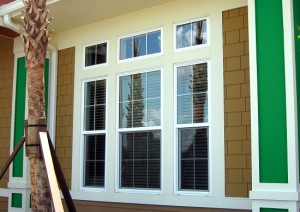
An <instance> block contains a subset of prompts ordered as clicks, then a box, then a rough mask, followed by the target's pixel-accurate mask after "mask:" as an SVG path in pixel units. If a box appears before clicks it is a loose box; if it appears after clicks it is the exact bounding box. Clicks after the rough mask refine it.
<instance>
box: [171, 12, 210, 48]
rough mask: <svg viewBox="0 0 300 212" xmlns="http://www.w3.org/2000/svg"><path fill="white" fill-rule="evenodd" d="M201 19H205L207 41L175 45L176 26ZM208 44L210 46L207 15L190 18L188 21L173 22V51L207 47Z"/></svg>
mask: <svg viewBox="0 0 300 212" xmlns="http://www.w3.org/2000/svg"><path fill="white" fill-rule="evenodd" d="M203 20H206V23H207V43H204V44H200V45H194V46H193V45H191V46H187V47H182V48H177V47H176V43H177V36H176V28H177V26H179V25H183V24H191V23H193V22H197V21H203ZM192 35H193V34H191V36H192ZM208 46H210V19H209V17H201V18H196V19H191V20H188V21H184V22H179V23H174V24H173V51H174V52H183V51H189V50H194V49H200V48H204V47H208Z"/></svg>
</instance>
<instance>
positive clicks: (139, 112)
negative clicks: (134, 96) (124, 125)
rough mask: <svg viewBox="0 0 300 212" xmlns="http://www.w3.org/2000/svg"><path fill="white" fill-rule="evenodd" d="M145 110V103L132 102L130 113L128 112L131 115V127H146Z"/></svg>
mask: <svg viewBox="0 0 300 212" xmlns="http://www.w3.org/2000/svg"><path fill="white" fill-rule="evenodd" d="M145 110H146V108H145V101H142V100H141V101H133V107H132V111H130V112H129V113H132V114H133V117H132V118H133V127H145V126H146V116H145Z"/></svg>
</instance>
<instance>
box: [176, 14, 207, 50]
mask: <svg viewBox="0 0 300 212" xmlns="http://www.w3.org/2000/svg"><path fill="white" fill-rule="evenodd" d="M205 43H207V20H201V21H196V22H192V23H187V24H182V25H178V26H177V27H176V48H177V49H179V48H184V47H189V46H195V45H201V44H205Z"/></svg>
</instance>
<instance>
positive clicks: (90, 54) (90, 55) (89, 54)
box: [85, 46, 96, 66]
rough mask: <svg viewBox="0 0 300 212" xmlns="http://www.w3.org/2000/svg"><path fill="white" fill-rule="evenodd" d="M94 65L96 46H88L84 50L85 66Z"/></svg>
mask: <svg viewBox="0 0 300 212" xmlns="http://www.w3.org/2000/svg"><path fill="white" fill-rule="evenodd" d="M95 64H96V46H89V47H86V48H85V66H91V65H95Z"/></svg>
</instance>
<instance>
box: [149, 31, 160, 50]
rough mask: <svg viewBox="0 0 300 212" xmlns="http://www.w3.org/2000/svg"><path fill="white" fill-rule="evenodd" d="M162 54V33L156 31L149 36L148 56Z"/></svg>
mask: <svg viewBox="0 0 300 212" xmlns="http://www.w3.org/2000/svg"><path fill="white" fill-rule="evenodd" d="M159 52H161V32H160V31H155V32H150V33H148V34H147V54H155V53H159Z"/></svg>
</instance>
